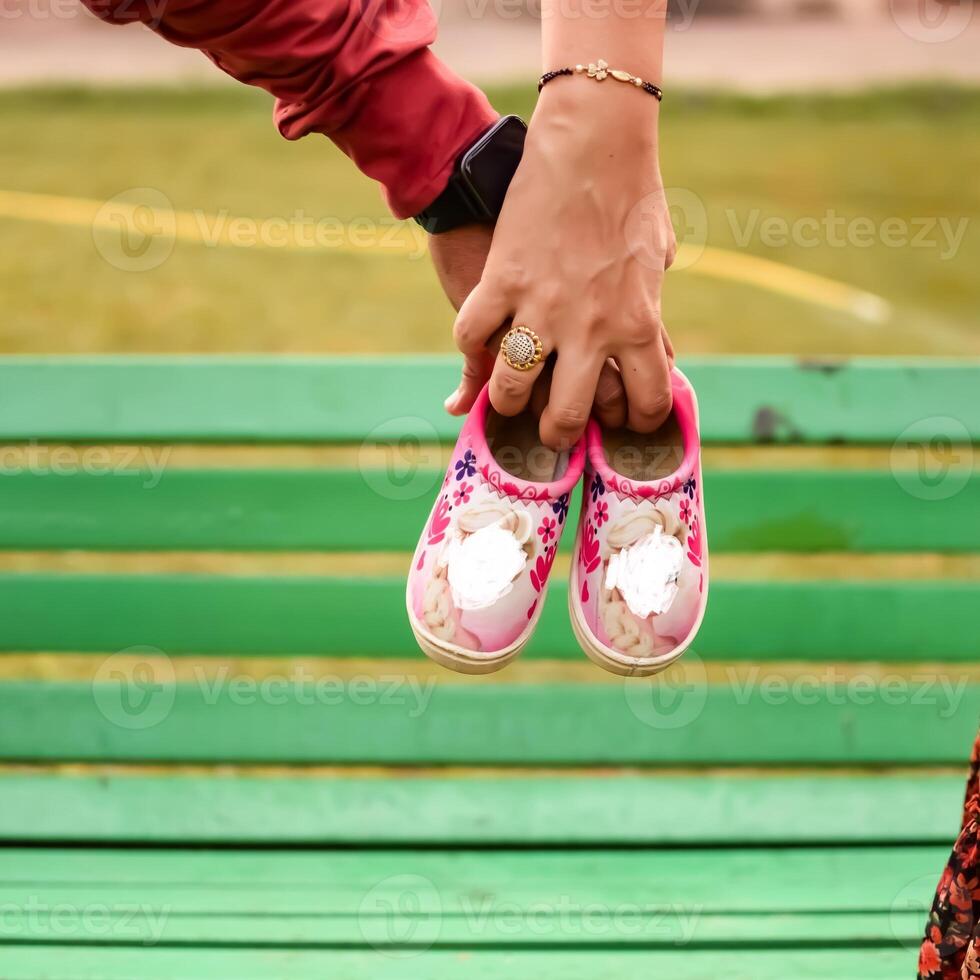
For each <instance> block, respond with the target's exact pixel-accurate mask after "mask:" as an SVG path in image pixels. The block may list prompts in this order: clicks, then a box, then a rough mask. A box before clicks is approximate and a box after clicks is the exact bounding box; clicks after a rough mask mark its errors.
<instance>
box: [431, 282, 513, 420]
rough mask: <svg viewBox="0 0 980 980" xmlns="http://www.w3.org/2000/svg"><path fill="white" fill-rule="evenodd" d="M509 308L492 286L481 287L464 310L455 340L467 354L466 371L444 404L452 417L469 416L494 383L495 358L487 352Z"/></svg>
mask: <svg viewBox="0 0 980 980" xmlns="http://www.w3.org/2000/svg"><path fill="white" fill-rule="evenodd" d="M507 305H508V304H507V303H506V302H505V301H504V300H503V298H502V296H501V294H500V293H499V292H498V291H497V290H495V289H493V288H492V286H491V285H490V284H488V283H487V284H485V283H480V284H479V285H478V286H477V287H476V288H475V289H474V290H473V291H472V292H471V293H470V295H469V296H468V297H467V298H466V301H465V302H464V303H463V305H462V307H461V308H460V311H459V315H458V316H457V317H456V322H455V323H454V324H453V337H454V339H455V341H456V346H457V347H458V348H459V349H460V351H462V353H463V371H462V377H461V378H460V382H459V385H458V386H457V387H456V390H455V391H454V392H453V393H452V394H451V395H450V396H449V397H448V398H447V399H446V401H445V402H444V404H445V408H446V411H447V412H449V414H450V415H463V414H465V413H466V412H468V411H469V410H470V409H471V408H472V407H473V402H474V401H475V400H476V396H477V395H478V394H479V393H480V391H481V390H482V389H483V386H484V385H485V384H486V383H487V381H488V380H489V379H490V374H491V372H492V370H493V354H492V353H491V352H490V351H489V350H488V349H487V341H488V340H489V338H490V337H491V336H492V335H493V333H494V332H495V331H497V330H498V329H499V328H500V325H501V323H502V322H503V321H504V320H506V319H507V317H508V315H509V311H508V309H507Z"/></svg>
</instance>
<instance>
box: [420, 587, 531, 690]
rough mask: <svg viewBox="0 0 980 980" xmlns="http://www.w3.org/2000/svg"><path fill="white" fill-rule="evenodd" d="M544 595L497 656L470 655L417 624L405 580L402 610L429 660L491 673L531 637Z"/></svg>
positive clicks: (468, 671)
mask: <svg viewBox="0 0 980 980" xmlns="http://www.w3.org/2000/svg"><path fill="white" fill-rule="evenodd" d="M546 595H547V589H546V590H545V592H544V594H542V595H541V597H540V599H539V600H538V608H537V610H536V611H535V614H534V619H532V620H531V622H530V624H529V626H528V629H527V630H526V631H525V633H524V634H523V635H522V637H521V639H520V640H518V641H517V642H516V643H513V644H511V645H510V646H509V647H507V648H506V649H504V650H503V651H502V652H501V653H499V654H498V655H497V656H495V657H487V658H486V659H480V658H476V657H473V656H472V655H471V654H472V651H470V650H467V649H466V648H465V647H461V646H457V645H456V644H455V643H444V642H442V641H441V640H437V639H436V638H435V637H434V636H432V635H430V634H429V633H427V632H426V631H425V630H423V629H422V627H421V626H419V624H418V623H417V621H416V619H415V613H414V612H413V611H412V601H411V598H410V584H409V583H406V586H405V610H406V611H407V613H408V625H409V626H411V627H412V633H413V634H414V636H415V642H416V643H417V644H418V645H419V649H421V651H422V652H423V653H424V654H425V655H426V656H427V657H428V658H429V659H430V660H434V661H435V662H436V663H437V664H440V665H441V666H443V667H448V668H449V669H450V670H455V671H456V672H457V673H459V674H492V673H493V672H494V671H495V670H500V669H501V668H503V667H506V666H507V664H509V663H510V662H511V661H512V660H513V659H514V658H515V657H516V656H517V655H518V654H519V653H520V652H521V651H522V650H523V649H524V647H526V646H527V641H528V640H530V639H531V637H532V636H533V635H534V631H535V629H537V626H538V620H539V618H540V617H541V610H542V609H543V608H544V600H545V596H546Z"/></svg>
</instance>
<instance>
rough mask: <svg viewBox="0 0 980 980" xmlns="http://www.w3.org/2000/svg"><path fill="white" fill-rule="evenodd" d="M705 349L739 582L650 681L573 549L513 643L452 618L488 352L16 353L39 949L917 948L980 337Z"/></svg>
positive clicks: (24, 958)
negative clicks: (888, 357)
mask: <svg viewBox="0 0 980 980" xmlns="http://www.w3.org/2000/svg"><path fill="white" fill-rule="evenodd" d="M685 368H686V369H687V371H688V372H689V374H690V377H691V378H692V380H693V382H694V384H695V387H696V388H697V389H698V391H699V395H700V400H701V406H702V412H703V424H704V442H705V446H706V452H705V464H706V477H705V485H706V497H707V505H708V513H709V528H710V534H711V546H712V560H713V563H714V568H713V585H712V595H711V600H710V604H709V610H708V616H707V619H706V622H705V625H704V628H703V631H702V633H701V635H700V637H699V639H698V641H697V643H696V645H695V649H694V650H693V651H691V652H689V654H688V655H687V656H686V657H685V659H684V660H683V661H682V663H681V665H679V666H678V667H676V668H674V669H672V671H671V672H669V673H668V674H666V675H664V676H663V677H661V678H655V679H650V680H627V681H623V680H622V679H620V678H616V677H613V676H612V675H607V674H604V673H602V672H600V671H598V670H596V669H595V668H593V667H592V666H591V665H589V664H587V663H586V662H585V660H584V657H583V656H582V654H581V653H580V652H579V650H578V649H577V647H576V645H575V643H574V641H573V640H572V637H571V634H570V631H569V627H568V625H567V622H566V614H565V603H564V597H563V595H562V594H561V593H562V592H563V587H562V586H561V584H560V583H556V586H555V587H554V589H553V594H552V596H551V598H550V601H549V605H548V608H547V611H546V614H545V616H544V618H543V621H542V624H541V629H540V631H539V634H538V635H537V637H536V639H535V641H534V643H533V646H532V647H531V648H530V649H529V650H528V651H527V652H526V654H525V655H524V656H523V657H522V659H521V660H520V661H518V662H517V663H516V664H515V665H513V666H512V667H511V668H509V669H508V670H506V671H504V672H502V673H500V674H496V675H491V676H489V677H486V678H472V677H461V676H458V675H453V674H450V673H448V672H445V671H443V670H441V668H438V667H436V666H435V665H431V664H429V663H428V661H426V660H425V659H424V658H423V657H422V656H421V654H419V653H418V652H417V650H416V649H415V647H414V644H413V642H412V638H411V634H410V632H409V630H408V627H407V624H406V622H405V619H404V613H403V577H402V576H403V570H404V563H405V561H406V560H407V556H406V553H407V552H409V551H410V550H411V548H412V547H413V545H414V543H415V539H416V535H417V533H418V531H419V528H420V527H421V524H422V522H423V521H424V518H425V515H426V513H427V510H428V507H429V505H430V502H431V499H432V493H433V492H434V489H435V485H436V481H438V479H439V477H440V475H441V473H440V465H441V458H442V455H441V454H442V453H444V452H445V449H444V447H443V449H442V450H439V449H438V447H437V448H432V447H431V445H430V444H433V443H438V442H443V443H445V442H446V441H451V440H452V438H453V435H454V430H455V423H454V422H453V421H452V420H450V419H448V418H446V417H444V416H443V415H442V414H441V410H440V409H439V398H438V397H437V396H438V395H439V394H440V393H442V392H444V391H448V390H449V389H450V388H451V386H452V382H453V379H454V375H455V371H456V367H455V362H454V361H453V360H452V359H448V358H416V359H412V358H398V359H393V360H390V361H377V360H370V359H352V360H351V359H347V360H338V359H317V358H302V359H298V358H297V359H292V358H275V359H266V358H263V359H260V358H221V359H214V358H176V359H175V358H72V359H67V358H66V359H44V358H36V359H35V358H31V359H24V358H8V359H3V360H0V444H2V445H3V447H4V449H3V453H4V456H3V459H2V460H0V650H2V651H3V653H2V654H0V838H2V842H0V843H2V847H0V977H3V978H5V980H37V978H41V977H45V978H58V980H81V978H86V980H94V978H100V980H123V978H126V980H132V978H140V980H161V978H174V980H177V978H179V980H199V978H200V980H203V978H207V980H252V978H254V980H269V978H317V980H322V978H326V977H329V978H348V977H350V978H362V977H363V978H372V980H374V978H377V980H387V978H397V980H405V978H433V977H449V976H452V977H460V978H469V980H478V978H479V980H482V978H490V977H493V978H500V977H507V978H508V980H524V978H532V977H533V978H543V980H557V978H562V980H604V978H610V980H621V978H623V977H626V976H641V977H664V978H670V980H685V978H706V977H709V976H712V977H714V976H718V977H721V976H723V977H725V978H726V980H733V978H751V980H760V978H761V980H767V978H773V980H774V978H779V980H785V978H794V980H795V978H804V977H828V978H830V977H832V978H835V980H840V978H851V977H853V978H857V977H860V978H862V980H868V978H888V980H894V978H895V977H899V976H912V975H914V964H915V958H916V952H915V950H916V948H917V945H918V937H919V935H920V933H921V930H922V926H923V920H924V914H925V909H926V908H927V906H928V904H929V902H930V899H931V892H932V889H933V887H934V883H935V880H936V878H937V876H938V875H939V873H940V870H941V868H942V865H943V863H944V861H945V858H946V855H947V852H948V849H949V845H950V843H951V841H952V839H953V837H954V835H955V832H956V828H957V824H958V818H959V807H960V801H961V794H962V770H963V768H964V763H965V757H966V754H967V752H968V750H969V747H970V744H971V741H972V738H973V736H974V734H975V732H976V728H977V722H978V716H980V683H978V676H980V671H978V668H977V660H978V655H980V632H978V630H977V613H978V608H980V605H978V600H980V582H978V578H980V576H978V575H977V572H978V569H980V557H978V552H980V475H978V474H977V473H976V472H974V468H973V465H972V452H973V449H972V444H973V443H976V442H980V411H978V410H977V400H976V398H977V396H976V392H977V390H978V386H980V364H978V363H926V364H918V365H916V364H911V363H899V362H883V361H871V360H859V361H850V362H846V363H841V364H832V363H796V362H793V361H790V360H788V359H771V360H769V359H761V360H735V361H733V360H731V359H728V360H725V361H722V360H700V361H692V362H689V363H687V364H686V365H685ZM105 446H108V447H113V448H111V449H110V450H107V449H103V448H101V447H105ZM66 447H68V448H66ZM173 447H175V448H173ZM344 447H347V448H344ZM420 460H421V463H419V461H420ZM567 544H568V542H566V548H567ZM233 553H236V554H233ZM277 553H278V554H277Z"/></svg>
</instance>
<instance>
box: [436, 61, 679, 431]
mask: <svg viewBox="0 0 980 980" xmlns="http://www.w3.org/2000/svg"><path fill="white" fill-rule="evenodd" d="M562 83H564V84H562ZM658 110H659V106H658V105H657V103H656V102H655V100H654V99H652V98H651V97H650V96H648V95H646V94H645V93H643V92H641V91H638V90H635V89H633V88H632V87H631V86H627V85H624V84H622V83H619V82H615V81H613V80H609V81H608V82H602V83H595V82H585V83H584V84H583V83H582V81H581V80H572V79H562V80H559V81H557V82H554V83H552V84H551V85H550V86H548V87H547V88H546V89H545V90H544V91H543V93H542V96H541V99H540V101H539V103H538V109H537V111H536V112H535V115H534V118H533V120H532V122H531V126H530V128H529V131H528V137H527V143H526V145H525V150H524V157H523V160H522V162H521V165H520V167H519V168H518V171H517V174H516V175H515V177H514V180H513V182H512V184H511V186H510V190H509V191H508V194H507V199H506V201H505V202H504V207H503V211H502V213H501V215H500V219H499V221H498V223H497V226H496V229H495V231H494V234H493V242H492V244H491V247H490V254H489V257H488V259H487V263H486V267H485V269H484V273H483V276H482V278H481V280H480V283H479V285H478V286H477V287H476V288H475V289H474V290H473V292H472V293H471V294H470V295H469V297H468V298H467V300H466V301H465V303H464V304H463V307H462V309H461V310H460V313H459V316H458V318H457V320H456V326H455V337H456V342H457V345H458V346H459V348H460V350H461V351H462V352H463V354H464V355H465V356H466V358H467V363H468V364H472V365H476V364H479V363H480V359H481V358H482V359H484V360H483V362H482V363H483V364H484V365H486V360H485V359H486V358H487V357H488V356H491V355H490V353H489V352H490V350H495V348H492V347H491V339H492V338H493V337H494V334H496V333H498V331H499V328H500V327H501V324H504V323H505V322H506V321H508V320H510V319H513V322H514V323H516V324H524V325H526V326H528V327H530V328H531V329H532V330H533V331H535V333H537V334H538V336H539V337H540V338H541V341H542V345H543V349H544V353H545V355H548V354H550V353H552V352H554V353H555V354H556V361H555V366H554V374H553V377H552V379H551V387H550V393H549V395H548V399H547V405H546V407H545V408H544V411H543V413H542V416H541V439H542V441H543V442H544V443H545V444H546V445H549V446H552V447H555V448H567V447H568V446H569V445H571V444H572V443H573V442H574V441H575V440H576V439H578V438H579V437H580V436H581V434H582V432H583V431H584V428H585V424H586V421H587V420H588V417H589V413H590V411H591V410H592V408H593V402H595V403H596V405H595V409H596V413H597V414H598V416H599V417H600V419H601V421H603V422H604V423H605V424H607V425H610V426H619V425H623V424H628V425H629V426H630V428H632V429H634V430H636V431H638V432H650V431H653V430H654V429H656V428H657V427H658V426H659V425H660V424H661V423H662V422H663V421H664V419H665V418H666V417H667V415H668V414H669V412H670V408H671V390H670V374H669V372H670V363H671V360H672V358H673V349H672V347H671V344H670V340H669V338H668V337H667V334H666V331H665V330H664V326H663V323H662V321H661V313H660V309H661V307H660V291H661V286H662V283H663V274H664V270H665V269H666V268H667V267H668V266H669V265H670V263H671V261H672V260H673V256H674V251H675V248H676V246H675V239H674V233H673V229H672V227H671V225H670V216H669V213H668V210H667V207H666V202H665V199H664V192H663V185H662V182H661V178H660V168H659V164H658V155H657V140H656V122H657V113H658ZM498 342H499V336H498ZM543 368H544V362H543V361H542V363H540V364H539V365H537V366H536V367H534V368H532V369H531V370H528V371H518V370H515V369H513V368H511V367H510V366H509V365H508V364H507V363H506V361H505V360H504V359H503V357H502V356H501V355H499V354H498V355H497V356H496V361H495V363H494V366H493V374H492V378H491V380H490V398H491V402H492V404H493V406H494V408H495V409H496V410H497V411H498V412H500V413H501V414H503V415H516V414H517V413H519V412H521V411H522V410H523V409H524V408H525V407H526V406H527V404H528V402H529V400H530V397H531V391H532V387H533V385H534V383H535V381H536V380H537V378H538V377H539V375H540V374H541V372H542V370H543ZM484 370H485V368H484ZM471 373H473V372H472V371H471ZM600 377H602V379H603V383H602V387H600ZM463 387H465V388H467V389H468V388H469V387H471V386H469V385H466V382H465V379H464V386H463ZM623 389H625V395H626V397H625V402H624V400H623V398H622V391H623ZM597 391H598V398H597ZM465 393H466V394H467V395H468V394H469V391H468V390H467V391H466V392H465ZM461 394H463V392H462V391H461V392H457V395H461ZM465 400H467V401H468V400H469V399H468V398H466V399H465ZM463 401H464V399H463V398H461V397H460V398H457V404H456V405H455V406H454V405H453V404H451V403H447V407H448V408H450V410H452V409H453V408H454V407H456V408H458V407H459V404H460V403H461V402H463ZM463 410H464V411H465V408H464V409H463Z"/></svg>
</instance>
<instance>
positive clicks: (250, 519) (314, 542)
mask: <svg viewBox="0 0 980 980" xmlns="http://www.w3.org/2000/svg"><path fill="white" fill-rule="evenodd" d="M409 476H410V477H411V480H410V482H409V483H408V484H407V488H408V492H409V493H411V494H412V495H413V496H412V499H400V498H401V497H402V496H403V495H404V494H405V492H406V478H407V477H409ZM441 479H442V474H441V473H439V472H436V471H435V470H423V471H420V472H418V473H415V474H414V475H411V474H405V473H400V472H399V471H397V470H395V471H393V473H392V475H388V474H386V473H385V472H384V471H383V470H366V471H363V472H362V471H359V470H354V469H340V470H224V469H213V470H181V469H170V470H165V471H163V472H162V474H152V473H151V472H149V471H143V472H137V471H135V470H133V471H129V472H126V473H122V474H119V473H110V474H106V475H93V474H85V473H75V474H68V475H58V474H53V473H50V474H49V473H45V474H43V475H42V474H34V473H29V472H24V473H18V474H8V475H3V476H0V485H2V489H3V493H2V495H0V548H10V549H20V550H33V549H48V548H57V549H62V548H84V549H95V550H103V551H124V550H168V551H177V550H183V549H187V550H205V549H219V550H286V551H288V550H295V551H300V550H336V551H372V550H378V551H411V550H413V549H414V547H415V543H416V541H417V540H418V535H419V533H420V531H421V529H422V527H423V525H424V523H425V521H426V519H427V518H428V512H429V507H430V506H431V503H432V498H433V495H434V494H435V492H436V489H437V488H438V486H439V482H440V481H441ZM911 485H912V486H913V487H914V485H915V484H914V481H913V482H912V484H911ZM908 486H910V483H909V479H908V477H906V476H903V477H902V478H901V479H896V477H895V475H893V474H892V473H890V472H873V471H865V472H855V471H836V472H835V471H829V472H828V471H805V472H788V471H780V470H776V471H756V470H753V471H715V472H712V473H709V474H708V475H707V477H706V488H707V493H708V520H709V526H710V529H711V546H712V548H713V550H714V551H715V552H725V551H743V552H761V551H800V552H812V551H842V552H847V551H853V552H865V551H933V552H970V551H980V474H973V475H972V476H971V477H970V478H969V479H968V480H967V482H966V484H965V485H964V486H963V488H962V489H960V490H959V492H957V493H956V494H954V495H953V496H951V497H950V498H948V499H947V500H944V501H943V502H942V505H941V506H939V505H937V504H936V503H935V502H934V501H932V500H929V499H926V496H927V495H926V493H925V490H923V494H922V495H921V496H916V495H914V494H913V493H910V492H909V491H908V490H907V489H906V488H907V487H908ZM579 497H580V491H576V494H575V499H574V501H573V503H572V509H571V513H572V514H577V513H578V499H579ZM338 515H342V519H338ZM571 542H572V534H571V533H569V534H567V535H566V536H565V540H564V541H563V547H564V548H565V549H566V550H568V549H570V547H571Z"/></svg>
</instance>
